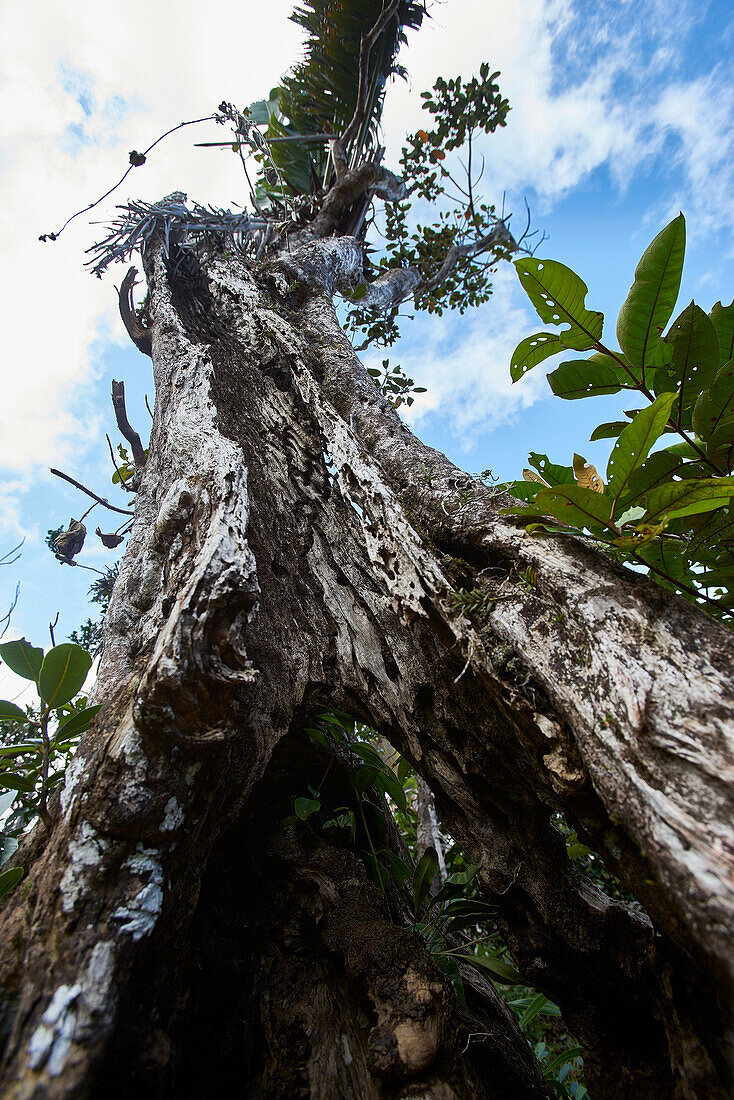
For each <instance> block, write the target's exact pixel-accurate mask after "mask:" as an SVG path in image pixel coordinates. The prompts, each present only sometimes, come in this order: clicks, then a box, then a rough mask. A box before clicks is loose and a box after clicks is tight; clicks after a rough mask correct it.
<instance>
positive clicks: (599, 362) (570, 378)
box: [548, 355, 623, 401]
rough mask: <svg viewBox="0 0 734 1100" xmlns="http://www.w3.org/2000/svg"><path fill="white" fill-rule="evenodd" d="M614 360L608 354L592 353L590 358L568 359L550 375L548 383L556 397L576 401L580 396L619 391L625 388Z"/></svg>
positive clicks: (595, 395) (593, 395)
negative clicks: (615, 367)
mask: <svg viewBox="0 0 734 1100" xmlns="http://www.w3.org/2000/svg"><path fill="white" fill-rule="evenodd" d="M612 362H613V360H611V359H610V358H609V356H608V355H592V356H591V358H590V359H567V360H566V362H565V363H561V365H560V366H559V367H556V369H555V370H554V371H551V373H550V374H549V375H548V384H549V386H550V388H551V389H552V390H553V392H554V394H555V395H556V397H563V398H565V399H566V400H567V401H576V400H578V399H579V398H580V397H597V396H598V395H599V394H607V393H619V391H620V390H621V389H622V388H623V387H622V383H621V382H620V381H619V379H618V377H617V374H616V372H615V371H614V370H613V369H612V367H611V365H610V364H611V363H612Z"/></svg>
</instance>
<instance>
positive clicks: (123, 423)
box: [112, 268, 145, 470]
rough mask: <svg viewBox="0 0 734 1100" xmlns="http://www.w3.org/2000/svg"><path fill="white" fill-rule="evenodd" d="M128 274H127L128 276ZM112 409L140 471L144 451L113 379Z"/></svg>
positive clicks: (118, 384) (121, 391)
mask: <svg viewBox="0 0 734 1100" xmlns="http://www.w3.org/2000/svg"><path fill="white" fill-rule="evenodd" d="M133 270H134V268H133ZM129 274H130V272H128V275H129ZM112 407H113V409H114V410H115V419H116V420H117V427H118V428H119V429H120V432H121V434H122V435H123V436H124V437H125V439H126V440H127V441H128V443H129V444H130V446H131V447H132V452H133V461H134V462H135V469H136V470H142V469H143V467H144V466H145V449H144V448H143V444H142V443H141V441H140V436H139V435H138V433H137V432H136V431H135V429H134V428H133V427H132V426H131V424H130V421H129V420H128V418H127V410H126V408H125V383H124V382H115V380H114V379H113V380H112Z"/></svg>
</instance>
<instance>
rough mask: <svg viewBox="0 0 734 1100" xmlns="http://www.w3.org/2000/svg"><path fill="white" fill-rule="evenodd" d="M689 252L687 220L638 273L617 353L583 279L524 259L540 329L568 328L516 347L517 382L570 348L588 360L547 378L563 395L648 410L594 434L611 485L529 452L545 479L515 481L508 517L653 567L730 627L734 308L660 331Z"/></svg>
mask: <svg viewBox="0 0 734 1100" xmlns="http://www.w3.org/2000/svg"><path fill="white" fill-rule="evenodd" d="M684 253H685V221H684V218H683V215H682V214H681V215H679V216H678V217H677V218H675V219H674V220H673V221H672V222H671V223H670V225H668V226H666V227H665V229H663V230H662V231H661V232H660V233H659V234H658V235H657V237H656V238H655V240H654V241H653V242H652V244H651V245H650V246H649V248H647V250H646V251H645V253H644V255H643V257H642V259H641V260H640V262H639V264H638V265H637V269H636V271H635V280H634V283H633V284H632V287H631V289H630V292H629V294H628V296H627V299H626V301H625V303H624V305H623V306H622V309H621V311H620V314H619V319H618V322H617V336H618V339H619V344H620V350H615V349H613V348H609V347H607V346H606V345H605V344H604V343H603V342H602V327H603V321H604V319H603V315H602V314H601V313H598V312H595V311H592V310H589V309H588V308H587V307H586V304H585V303H586V295H587V293H588V288H587V287H586V284H585V283H583V282H582V280H581V279H580V278H579V277H578V275H576V274H575V273H574V272H573V271H571V270H570V269H569V268H567V267H565V266H564V265H563V264H559V263H556V262H555V261H553V260H536V259H534V258H531V259H523V260H518V261H517V262H516V264H515V266H516V268H517V271H518V275H519V278H520V282H521V284H522V285H523V286H524V288H525V290H526V292H527V294H528V296H529V297H530V299H531V301H532V302H533V305H534V306H535V307H536V309H537V311H538V314H539V316H540V318H541V320H542V321H543V322H544V323H546V324H548V323H552V324H556V325H561V326H564V327H563V328H562V329H561V331H559V332H557V333H552V332H540V333H537V334H536V335H534V336H530V337H527V338H526V339H525V340H523V341H522V342H521V343H520V344H519V345H518V347H517V349H516V350H515V353H514V355H513V356H512V361H511V366H510V373H511V376H512V379H513V381H517V380H518V379H519V378H521V377H522V376H523V375H524V374H526V373H527V372H528V371H529V370H531V369H532V368H533V367H534V366H536V365H537V364H538V363H540V362H542V361H543V360H544V359H546V358H548V357H549V356H551V355H555V354H558V353H559V352H562V351H563V350H564V349H566V348H570V349H573V350H575V351H592V352H593V354H592V355H591V356H589V357H588V358H587V359H576V360H569V361H566V362H564V363H562V364H561V365H560V366H559V367H557V368H556V369H555V370H554V371H552V372H551V373H550V374H549V376H548V380H549V383H550V386H551V389H552V390H553V392H554V393H555V394H556V395H557V396H559V397H562V398H565V399H566V400H576V399H578V398H582V397H593V396H597V395H601V394H613V393H619V392H621V391H623V390H631V391H635V392H636V393H638V394H640V395H641V396H642V397H643V398H644V399H645V400H646V401H647V402H648V404H647V405H646V406H645V407H643V408H641V409H634V410H631V411H630V412H628V413H626V414H625V415H626V416H627V418H628V419H627V421H613V422H609V423H604V424H601V425H599V427H598V428H597V429H595V431H594V432H593V433H592V436H591V438H592V440H595V439H616V443H615V444H614V447H613V449H612V453H611V456H610V459H609V463H608V465H607V471H606V482H607V483H606V485H604V482H603V481H602V480H601V478H599V477H598V475H597V474H596V471H595V470H593V467H589V468H587V467H586V464H585V461H584V460H583V459H580V462H581V466H580V467H578V468H577V466H576V463H575V464H574V468H573V469H571V468H569V467H557V466H553V465H552V464H551V463H549V462H548V459H547V458H546V456H532V455H531V459H530V462H531V465H533V466H534V467H535V469H537V470H538V472H539V474H540V477H536V475H535V474H533V473H532V472H531V471H526V472H525V475H524V478H525V480H523V481H522V482H514V483H512V484H510V485H508V486H507V488H508V490H509V491H510V492H512V493H514V494H515V495H516V496H519V497H520V499H521V500H523V501H525V506H524V507H523V506H520V505H519V506H517V507H514V508H511V509H507V513H508V514H511V515H515V516H517V517H518V518H523V519H526V520H532V521H534V522H533V523H532V524H531V525H530V526H529V528H528V529H529V530H532V531H536V532H546V533H553V534H560V533H584V534H586V535H590V536H591V537H593V538H594V539H596V540H597V541H598V542H599V543H600V544H601V545H603V546H604V547H605V548H606V550H607V552H608V553H610V554H612V555H613V556H614V557H616V558H617V559H618V560H620V561H623V562H630V563H631V562H635V563H641V564H643V565H645V566H646V567H647V569H648V571H649V573H650V575H651V576H652V577H653V578H654V579H655V580H656V581H658V583H660V584H662V585H664V586H666V587H668V588H671V589H673V590H675V591H678V592H680V593H681V594H682V595H684V596H685V597H686V598H688V599H690V600H692V601H694V602H696V603H699V604H700V605H702V606H704V607H705V608H706V610H708V611H709V612H710V613H711V614H712V615H714V616H715V617H716V618H719V619H721V620H722V621H725V622H731V619H732V612H733V609H734V510H733V507H732V501H733V498H734V477H733V476H732V473H733V472H734V359H732V354H731V353H732V349H733V348H734V302H733V303H731V304H730V305H729V306H723V305H722V304H721V302H717V303H716V305H715V306H714V307H713V309H712V310H711V312H710V313H709V314H708V315H707V314H706V313H704V311H703V310H702V309H701V308H700V307H699V306H697V305H696V304H695V303H694V302H691V303H690V304H689V305H688V306H686V308H685V309H684V310H683V311H682V312H681V313H680V314H679V315H678V317H677V318H675V320H673V322H672V324H671V325H670V327H669V329H668V331H667V332H664V329H665V326H666V325H667V324H668V322H669V321H670V319H671V317H672V315H673V311H674V308H675V303H676V299H677V296H678V291H679V288H680V281H681V273H682V270H683V259H684ZM671 437H673V438H671ZM577 457H578V456H577ZM534 459H535V461H534ZM539 459H542V464H541V463H540V462H539V461H538V460H539ZM585 470H586V471H587V472H586V473H584V471H585ZM589 470H590V471H592V472H593V476H594V479H595V480H589V476H588V471H589ZM559 474H560V476H559ZM549 520H551V521H552V520H557V521H560V522H561V523H562V524H564V525H565V526H563V527H558V526H556V525H554V524H553V523H552V522H549Z"/></svg>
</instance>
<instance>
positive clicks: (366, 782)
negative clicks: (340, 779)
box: [349, 764, 378, 796]
mask: <svg viewBox="0 0 734 1100" xmlns="http://www.w3.org/2000/svg"><path fill="white" fill-rule="evenodd" d="M377 775H378V769H377V768H375V767H373V766H372V765H371V764H361V765H360V766H359V767H357V768H352V770H351V771H350V773H349V782H350V783H351V784H352V787H353V788H354V790H355V791H356V793H357V794H358V795H360V796H361V795H363V794H364V792H365V791H367V790H369V788H370V787H371V786H372V785H373V783H374V782H375V779H376V778H377Z"/></svg>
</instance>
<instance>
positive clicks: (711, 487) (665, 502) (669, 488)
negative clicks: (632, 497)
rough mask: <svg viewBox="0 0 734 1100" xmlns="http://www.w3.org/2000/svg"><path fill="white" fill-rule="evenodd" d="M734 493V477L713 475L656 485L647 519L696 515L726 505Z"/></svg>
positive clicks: (650, 521) (650, 500)
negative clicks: (696, 479) (695, 479)
mask: <svg viewBox="0 0 734 1100" xmlns="http://www.w3.org/2000/svg"><path fill="white" fill-rule="evenodd" d="M732 496H734V477H710V478H702V479H701V480H699V481H672V482H669V483H668V484H667V485H660V486H659V487H658V488H657V489H652V490H651V491H650V492H649V493H648V494H647V496H646V498H645V503H646V505H647V512H646V514H645V523H652V522H655V521H656V520H658V519H660V518H661V517H662V516H667V517H668V519H673V518H675V517H676V516H692V515H695V514H696V513H698V512H709V511H711V510H712V509H713V508H722V507H725V506H726V505H727V504H728V503H729V501H730V499H731V497H732Z"/></svg>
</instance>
